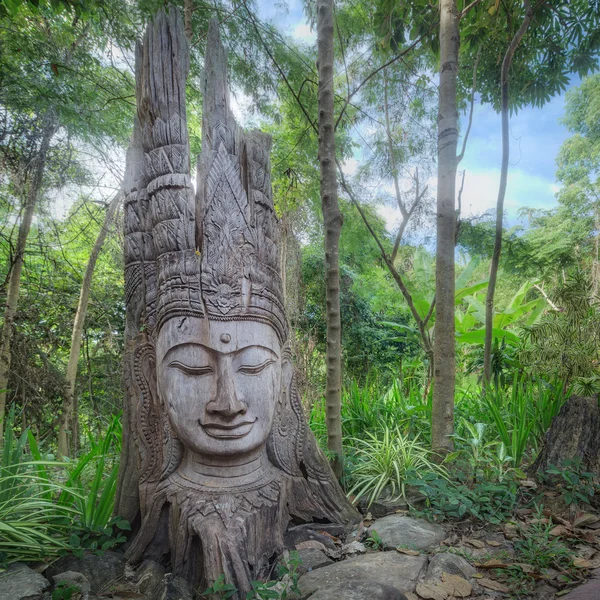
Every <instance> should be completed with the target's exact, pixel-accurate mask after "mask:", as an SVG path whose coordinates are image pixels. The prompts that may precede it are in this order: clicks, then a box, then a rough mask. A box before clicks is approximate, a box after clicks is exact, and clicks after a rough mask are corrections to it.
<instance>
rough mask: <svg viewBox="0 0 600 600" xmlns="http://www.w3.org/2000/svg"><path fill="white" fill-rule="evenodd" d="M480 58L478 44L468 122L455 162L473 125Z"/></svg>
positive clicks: (461, 155)
mask: <svg viewBox="0 0 600 600" xmlns="http://www.w3.org/2000/svg"><path fill="white" fill-rule="evenodd" d="M480 58H481V46H479V50H478V51H477V58H476V59H475V64H474V65H473V87H472V89H471V107H470V108H469V124H468V125H467V131H466V132H465V137H464V138H463V145H462V149H461V151H460V154H459V155H458V156H457V158H456V164H458V163H459V162H460V161H461V160H462V159H463V157H464V155H465V150H466V149H467V141H468V139H469V133H471V125H473V108H474V106H475V92H476V91H477V67H478V66H479V59H480Z"/></svg>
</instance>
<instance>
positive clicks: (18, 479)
mask: <svg viewBox="0 0 600 600" xmlns="http://www.w3.org/2000/svg"><path fill="white" fill-rule="evenodd" d="M14 418H15V416H14V411H13V410H11V411H10V412H9V414H8V415H7V418H6V427H5V434H4V446H3V449H2V456H1V460H2V462H1V463H0V562H1V563H6V562H12V561H15V560H20V561H36V560H42V559H44V558H47V557H54V556H59V555H62V554H65V553H67V552H70V551H74V552H75V553H82V552H83V548H91V549H107V548H109V547H112V546H114V545H115V544H117V543H120V542H123V541H125V538H124V536H122V535H121V534H120V533H119V531H120V530H123V529H129V523H127V521H125V520H123V519H113V518H112V510H113V507H114V496H115V489H116V475H117V469H118V456H117V449H118V447H119V445H120V422H119V417H115V418H114V422H113V424H112V426H111V427H109V431H108V432H107V434H106V436H104V437H103V438H101V439H100V440H91V444H92V448H91V450H90V451H89V452H88V453H86V454H84V455H83V456H82V457H81V458H80V459H79V460H78V461H76V462H75V461H74V462H70V461H67V462H62V461H55V460H45V459H43V457H42V454H41V452H40V450H39V447H38V444H37V442H36V440H35V437H34V436H33V434H32V433H31V432H30V431H29V430H27V429H26V430H25V431H23V432H22V434H21V435H20V436H19V437H18V438H17V437H16V436H15V433H14ZM31 458H32V459H33V460H31Z"/></svg>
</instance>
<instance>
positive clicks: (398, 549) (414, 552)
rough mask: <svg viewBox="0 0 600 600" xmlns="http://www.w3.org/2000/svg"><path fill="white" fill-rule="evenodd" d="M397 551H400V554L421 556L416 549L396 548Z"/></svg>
mask: <svg viewBox="0 0 600 600" xmlns="http://www.w3.org/2000/svg"><path fill="white" fill-rule="evenodd" d="M396 552H400V554H408V556H419V554H420V552H417V551H416V550H409V549H408V548H396Z"/></svg>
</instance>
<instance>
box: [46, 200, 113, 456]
mask: <svg viewBox="0 0 600 600" xmlns="http://www.w3.org/2000/svg"><path fill="white" fill-rule="evenodd" d="M120 201H121V193H117V194H116V195H115V197H114V198H113V200H112V201H111V203H110V205H109V206H108V209H107V211H106V215H105V217H104V223H103V224H102V227H101V228H100V232H99V233H98V237H97V238H96V242H95V243H94V247H93V248H92V252H91V254H90V258H89V260H88V264H87V267H86V269H85V275H84V277H83V282H82V283H81V291H80V293H79V303H78V305H77V312H76V313H75V321H74V322H73V333H72V335H71V351H70V354H69V362H68V363H67V373H66V376H65V379H66V393H65V398H64V402H63V408H62V415H61V419H60V424H59V428H58V452H59V454H61V455H62V456H69V441H68V435H69V431H70V430H71V431H72V443H71V449H72V450H73V451H74V450H75V449H76V446H77V440H76V439H75V434H76V432H77V431H78V429H79V427H78V426H77V425H78V416H77V413H76V411H75V406H76V398H75V381H76V379H77V364H78V363H79V353H80V350H81V339H82V334H83V325H84V323H85V316H86V313H87V307H88V301H89V298H90V290H91V287H92V278H93V276H94V270H95V268H96V261H97V260H98V256H99V254H100V250H102V246H103V244H104V240H105V239H106V234H107V233H108V228H109V227H110V224H111V222H112V220H113V218H114V216H115V212H116V210H117V207H118V205H119V202H120ZM76 422H77V423H76Z"/></svg>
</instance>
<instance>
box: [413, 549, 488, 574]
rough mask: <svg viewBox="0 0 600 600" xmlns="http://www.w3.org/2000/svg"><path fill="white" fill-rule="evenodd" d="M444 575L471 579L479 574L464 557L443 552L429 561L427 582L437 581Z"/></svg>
mask: <svg viewBox="0 0 600 600" xmlns="http://www.w3.org/2000/svg"><path fill="white" fill-rule="evenodd" d="M442 573H450V574H451V575H460V577H463V578H464V579H471V577H473V575H475V573H477V569H475V567H473V566H471V565H470V564H469V563H468V562H467V561H466V560H465V559H464V558H463V557H462V556H457V555H456V554H451V553H450V552H442V553H440V554H436V555H435V556H434V557H433V558H432V559H431V560H430V561H429V566H428V567H427V573H426V575H425V578H426V579H427V581H437V580H440V579H441V578H442Z"/></svg>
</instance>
